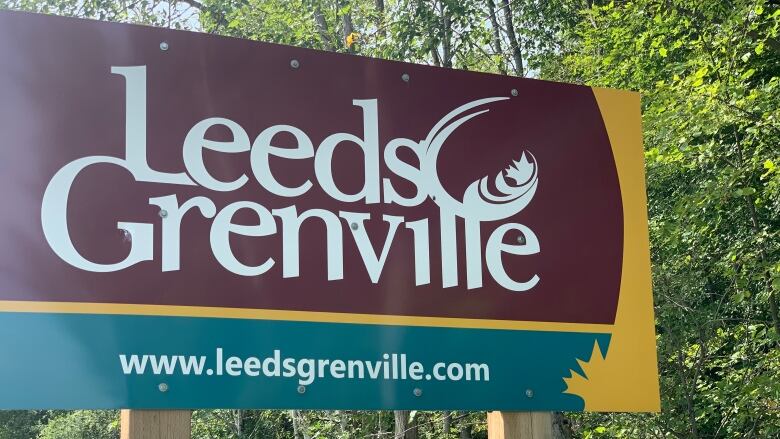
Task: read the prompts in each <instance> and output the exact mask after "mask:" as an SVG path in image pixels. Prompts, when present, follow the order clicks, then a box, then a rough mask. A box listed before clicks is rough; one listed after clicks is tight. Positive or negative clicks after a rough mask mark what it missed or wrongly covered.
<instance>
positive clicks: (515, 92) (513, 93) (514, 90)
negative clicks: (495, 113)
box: [512, 88, 518, 96]
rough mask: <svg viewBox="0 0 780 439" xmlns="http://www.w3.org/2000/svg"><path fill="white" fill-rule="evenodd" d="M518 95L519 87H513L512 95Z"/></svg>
mask: <svg viewBox="0 0 780 439" xmlns="http://www.w3.org/2000/svg"><path fill="white" fill-rule="evenodd" d="M517 95H518V92H517V89H516V88H513V89H512V96H517Z"/></svg>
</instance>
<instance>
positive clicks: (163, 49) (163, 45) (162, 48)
mask: <svg viewBox="0 0 780 439" xmlns="http://www.w3.org/2000/svg"><path fill="white" fill-rule="evenodd" d="M160 50H162V51H163V52H164V51H166V50H168V43H166V42H165V41H163V42H162V43H160Z"/></svg>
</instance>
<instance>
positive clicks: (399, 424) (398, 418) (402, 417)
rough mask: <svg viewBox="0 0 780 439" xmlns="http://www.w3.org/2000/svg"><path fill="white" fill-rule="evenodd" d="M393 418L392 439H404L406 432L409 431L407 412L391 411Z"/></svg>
mask: <svg viewBox="0 0 780 439" xmlns="http://www.w3.org/2000/svg"><path fill="white" fill-rule="evenodd" d="M393 416H394V417H395V434H394V436H393V438H394V439H405V438H406V430H408V429H409V410H393Z"/></svg>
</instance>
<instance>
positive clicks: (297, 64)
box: [290, 59, 301, 69]
mask: <svg viewBox="0 0 780 439" xmlns="http://www.w3.org/2000/svg"><path fill="white" fill-rule="evenodd" d="M300 66H301V62H300V61H298V60H297V59H293V60H290V67H292V68H294V69H297V68H298V67H300Z"/></svg>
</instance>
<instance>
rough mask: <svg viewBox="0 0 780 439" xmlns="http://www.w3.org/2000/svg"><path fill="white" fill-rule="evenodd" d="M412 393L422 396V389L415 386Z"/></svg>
mask: <svg viewBox="0 0 780 439" xmlns="http://www.w3.org/2000/svg"><path fill="white" fill-rule="evenodd" d="M412 393H414V396H422V389H420V388H419V387H418V388H415V389H414V391H413V392H412Z"/></svg>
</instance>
